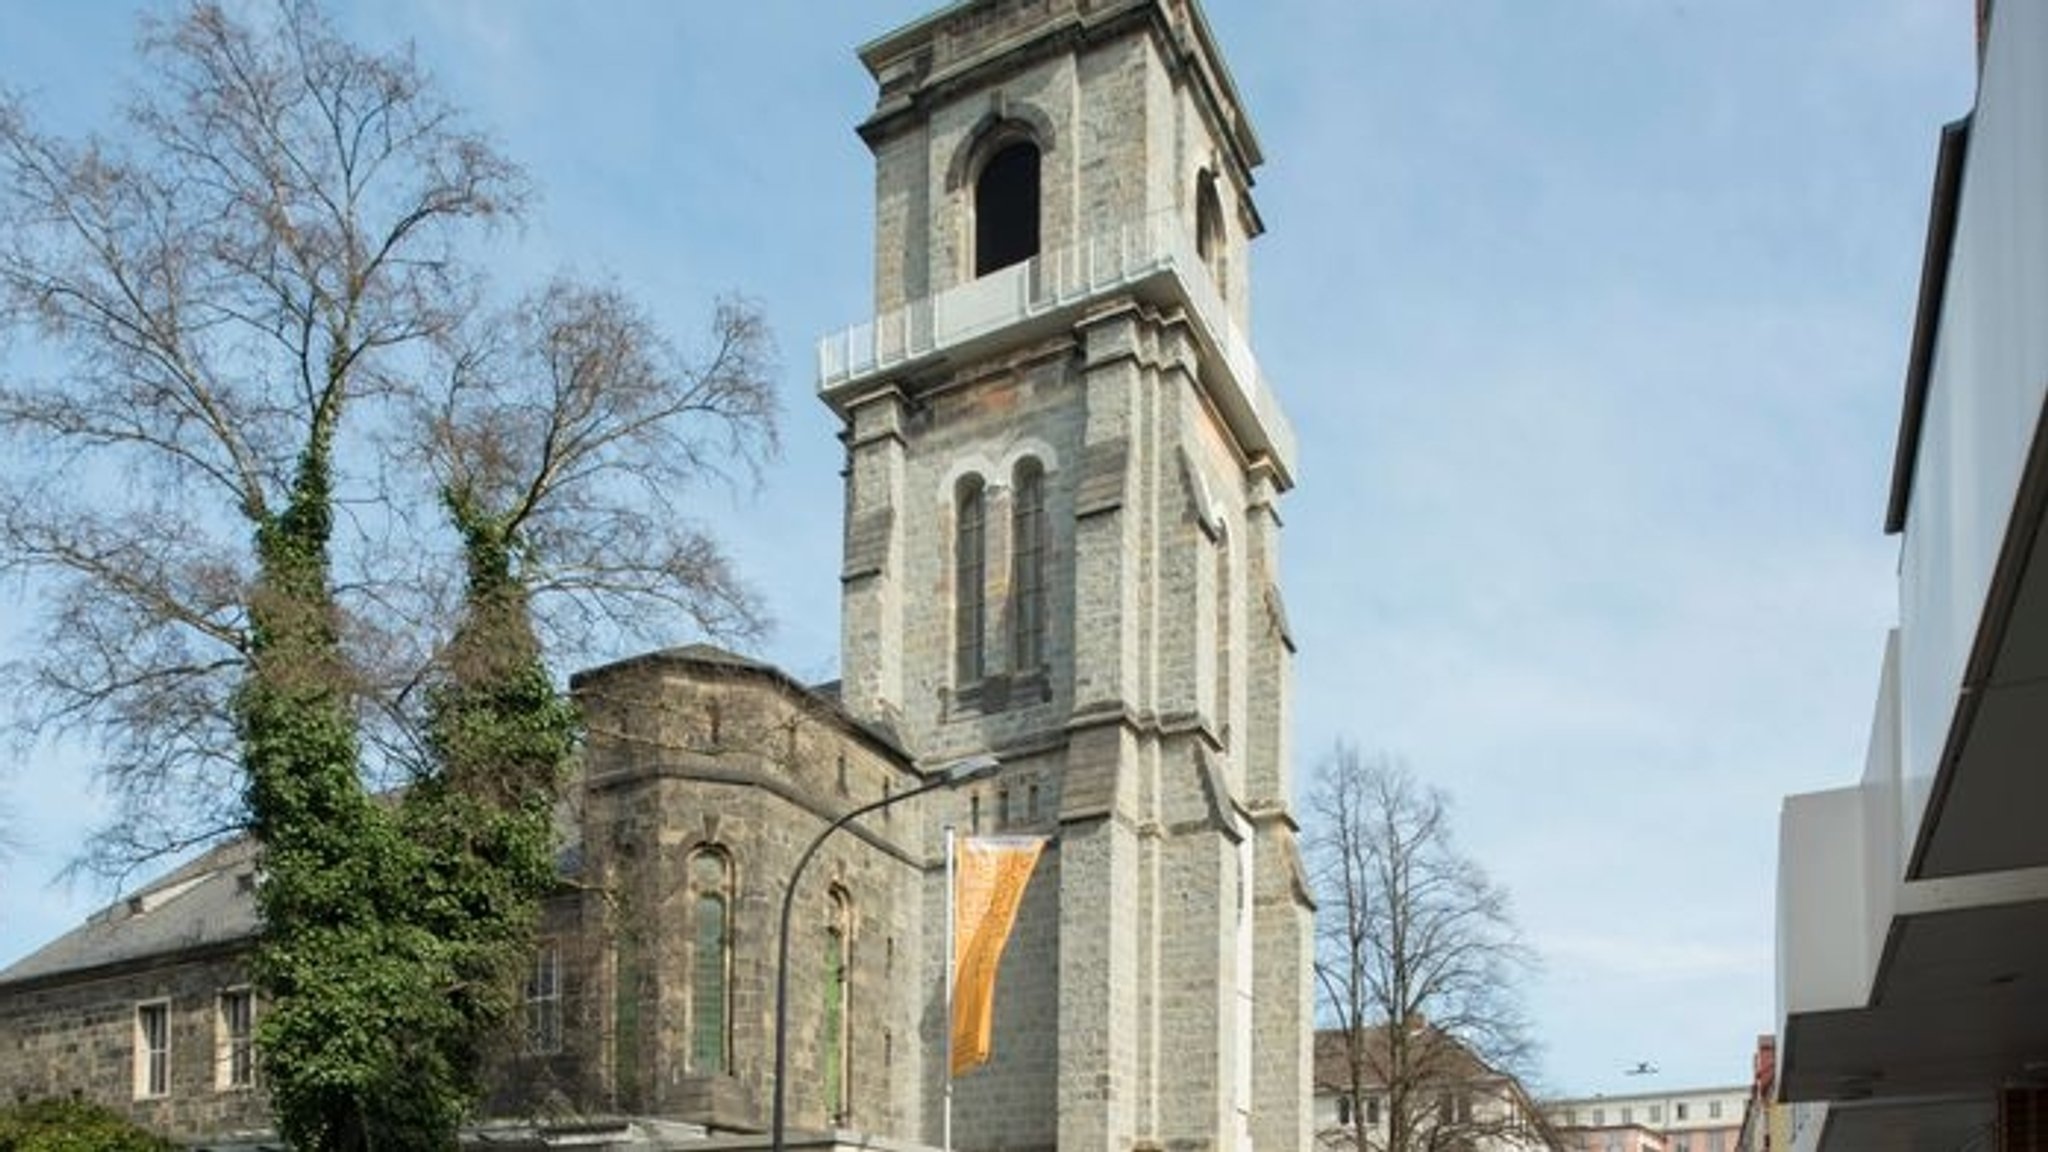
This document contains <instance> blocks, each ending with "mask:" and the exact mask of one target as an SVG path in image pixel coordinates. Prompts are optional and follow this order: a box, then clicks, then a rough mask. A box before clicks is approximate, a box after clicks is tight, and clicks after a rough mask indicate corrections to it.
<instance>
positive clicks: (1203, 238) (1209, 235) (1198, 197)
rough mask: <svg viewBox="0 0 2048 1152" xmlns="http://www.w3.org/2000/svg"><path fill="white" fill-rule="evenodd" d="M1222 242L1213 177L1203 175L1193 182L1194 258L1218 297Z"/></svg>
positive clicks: (1218, 199) (1221, 283)
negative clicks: (1210, 281) (1199, 261)
mask: <svg viewBox="0 0 2048 1152" xmlns="http://www.w3.org/2000/svg"><path fill="white" fill-rule="evenodd" d="M1225 240H1226V237H1225V235H1224V232H1223V201H1222V198H1221V197H1219V196H1218V195H1217V194H1216V174H1215V173H1213V172H1206V171H1205V172H1203V173H1202V174H1201V176H1200V177H1198V178H1197V179H1196V181H1195V254H1196V255H1197V256H1199V257H1200V258H1201V261H1202V264H1203V266H1205V267H1207V268H1208V269H1209V278H1210V279H1212V280H1214V281H1215V282H1216V291H1217V292H1219V293H1221V292H1224V291H1225V288H1224V275H1223V274H1224V271H1225V268H1224V263H1223V251H1224V247H1225Z"/></svg>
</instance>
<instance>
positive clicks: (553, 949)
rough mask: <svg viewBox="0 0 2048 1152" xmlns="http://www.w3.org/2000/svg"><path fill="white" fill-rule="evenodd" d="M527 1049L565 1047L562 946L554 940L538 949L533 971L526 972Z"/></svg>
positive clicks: (540, 1051) (543, 1050) (537, 1051)
mask: <svg viewBox="0 0 2048 1152" xmlns="http://www.w3.org/2000/svg"><path fill="white" fill-rule="evenodd" d="M526 1050H527V1051H528V1052H532V1053H535V1054H537V1055H550V1054H553V1053H556V1052H560V1051H561V1050H562V949H561V947H560V946H559V945H557V944H556V943H555V942H554V941H552V940H547V941H543V942H542V943H541V945H540V947H538V948H536V949H535V950H534V953H533V971H531V972H529V973H527V976H526Z"/></svg>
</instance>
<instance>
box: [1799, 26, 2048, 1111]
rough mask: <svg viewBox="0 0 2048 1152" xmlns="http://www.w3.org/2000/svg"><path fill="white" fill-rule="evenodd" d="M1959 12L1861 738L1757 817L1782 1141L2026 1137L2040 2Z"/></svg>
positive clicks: (2044, 316) (2038, 417)
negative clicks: (1974, 39) (1891, 587)
mask: <svg viewBox="0 0 2048 1152" xmlns="http://www.w3.org/2000/svg"><path fill="white" fill-rule="evenodd" d="M1979 8H1980V17H1981V19H1980V34H1981V36H1982V42H1981V45H1980V49H1981V59H1980V71H1979V79H1978V92H1977V100H1976V106H1975V108H1974V109H1973V110H1972V111H1971V113H1970V115H1968V116H1967V117H1965V118H1964V119H1963V120H1960V121H1958V122H1956V123H1955V124H1952V125H1950V126H1949V127H1948V129H1947V130H1945V131H1944V133H1943V136H1942V142H1941V152H1940V160H1939V164H1938V170H1937V174H1936V179H1935V188H1934V193H1933V206H1932V209H1931V211H1930V214H1929V225H1928V235H1927V243H1926V257H1925V266H1924V270H1923V274H1922V285H1921V292H1920V301H1919V315H1918V318H1917V321H1916V324H1915V331H1914V335H1913V341H1912V348H1911V354H1910V362H1909V364H1908V368H1907V380H1906V390H1905V391H1906V396H1905V404H1904V406H1903V411H1902V414H1901V420H1900V432H1899V440H1898V447H1897V456H1896V463H1895V467H1894V476H1893V484H1892V492H1891V503H1890V509H1889V512H1888V515H1887V529H1888V531H1890V532H1892V533H1895V534H1897V535H1898V537H1899V543H1900V550H1899V576H1898V579H1899V609H1898V612H1899V616H1898V626H1897V628H1896V630H1895V631H1894V632H1893V634H1892V635H1891V637H1890V639H1889V642H1888V643H1887V644H1886V646H1885V650H1884V658H1883V664H1882V668H1881V672H1880V675H1879V677H1878V692H1877V705H1876V710H1875V716H1874V717H1873V720H1872V723H1871V731H1870V740H1869V751H1868V754H1867V757H1866V760H1865V764H1864V771H1863V775H1862V779H1861V780H1860V781H1859V782H1857V783H1855V784H1853V785H1851V786H1849V787H1845V788H1840V789H1836V790H1833V791H1828V792H1820V793H1813V794H1808V795H1800V796H1793V797H1790V798H1788V799H1787V800H1786V802H1785V806H1784V812H1783V815H1782V819H1781V825H1780V845H1779V864H1778V867H1779V873H1778V949H1777V954H1778V1016H1779V1036H1780V1041H1779V1043H1780V1052H1779V1061H1778V1085H1779V1093H1780V1097H1781V1099H1783V1100H1785V1101H1787V1102H1791V1103H1793V1104H1794V1105H1795V1108H1794V1116H1793V1143H1794V1146H1795V1147H1797V1148H1800V1149H1823V1150H1826V1152H1851V1150H1855V1149H1865V1148H1882V1149H1891V1148H1939V1149H1950V1148H1963V1147H1978V1148H2002V1149H2019V1148H2035V1147H2041V1146H2044V1145H2043V1144H2042V1143H2041V1137H2040V1136H2039V1135H2038V1131H2039V1128H2038V1117H2039V1116H2040V1115H2041V1114H2042V1113H2043V1112H2048V1108H2044V1106H2043V1105H2044V1095H2043V1087H2044V1086H2048V762H2044V757H2043V751H2044V749H2048V559H2043V558H2042V557H2041V556H2040V555H2039V549H2040V548H2041V547H2043V546H2044V538H2043V536H2042V533H2041V527H2042V519H2043V511H2044V508H2048V434H2044V417H2048V406H2044V400H2048V115H2044V110H2048V5H2044V4H2042V3H2039V2H2038V0H1999V2H1997V3H1995V4H1993V3H1990V2H1989V0H1983V2H1981V3H1980V5H1979Z"/></svg>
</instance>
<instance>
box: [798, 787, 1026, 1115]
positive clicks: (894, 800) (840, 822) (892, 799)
mask: <svg viewBox="0 0 2048 1152" xmlns="http://www.w3.org/2000/svg"><path fill="white" fill-rule="evenodd" d="M999 767H1001V764H1000V763H999V762H998V761H997V760H996V758H995V757H993V756H987V755H982V756H969V757H968V758H967V759H965V760H956V761H954V762H953V763H951V764H948V765H946V766H945V767H943V768H940V769H939V770H938V771H937V772H935V773H933V774H932V776H931V777H930V778H929V779H927V780H926V781H925V782H924V783H922V784H920V785H918V786H917V787H915V788H912V789H911V790H910V791H908V792H898V793H895V794H894V795H890V796H884V797H882V798H881V799H880V800H876V801H873V802H871V803H868V804H863V805H861V806H860V807H858V808H855V809H853V810H852V811H850V812H848V813H847V814H846V815H844V816H841V817H840V818H839V819H837V820H834V821H833V822H832V823H830V824H827V825H826V826H825V830H824V831H823V832H820V833H818V835H817V838H816V839H814V840H812V841H811V844H810V847H808V848H805V849H804V854H803V855H802V856H799V857H797V861H796V867H795V868H794V869H792V870H791V871H790V873H789V886H788V887H786V888H784V889H783V890H782V927H781V935H780V936H779V938H778V939H777V940H776V944H775V1091H774V1104H773V1107H772V1109H771V1112H770V1119H769V1128H768V1143H769V1147H770V1148H771V1149H773V1152H784V1147H785V1144H784V1137H785V1135H786V1134H787V1128H786V1127H785V1124H784V1121H785V1119H786V1114H785V1111H784V1101H785V1097H786V1092H785V1087H786V1081H787V1079H788V1076H787V1073H788V1071H789V915H790V910H791V909H793V908H794V907H796V885H797V881H798V880H799V879H801V878H802V876H803V874H804V869H805V868H806V867H807V866H809V864H810V862H811V857H813V856H816V855H817V854H818V849H819V848H821V847H823V846H824V844H825V841H826V840H828V839H830V838H831V836H832V834H833V833H834V832H837V831H839V830H840V829H841V828H844V827H846V826H847V825H848V824H850V823H852V822H853V821H854V820H857V819H859V818H860V817H862V816H865V815H867V814H868V813H870V812H875V811H879V810H880V809H883V808H887V807H888V806H889V805H891V804H901V803H902V802H903V801H905V800H908V799H910V798H911V797H913V796H922V795H924V794H925V793H927V792H936V791H938V790H939V789H941V788H951V787H953V786H955V785H957V784H964V783H966V782H967V781H969V780H979V779H981V778H982V777H984V776H987V775H990V774H991V773H993V772H994V771H995V770H996V769H997V768H999Z"/></svg>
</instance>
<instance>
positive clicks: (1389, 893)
mask: <svg viewBox="0 0 2048 1152" xmlns="http://www.w3.org/2000/svg"><path fill="white" fill-rule="evenodd" d="M1307 811H1308V820H1307V855H1308V862H1309V869H1310V873H1311V877H1312V882H1313V884H1314V888H1315V895H1316V904H1317V909H1318V911H1317V927H1316V935H1317V942H1316V965H1315V973H1316V980H1317V983H1318V990H1319V992H1320V1001H1321V1009H1322V1015H1323V1018H1324V1019H1326V1020H1328V1021H1330V1022H1332V1023H1334V1024H1335V1026H1336V1027H1335V1029H1334V1030H1332V1031H1331V1032H1326V1033H1324V1034H1323V1035H1322V1036H1321V1037H1319V1042H1318V1043H1319V1047H1318V1053H1317V1055H1318V1059H1317V1067H1318V1075H1319V1076H1321V1077H1324V1078H1326V1079H1328V1080H1330V1081H1332V1082H1329V1083H1319V1084H1318V1086H1317V1087H1318V1089H1319V1090H1323V1091H1330V1090H1334V1091H1336V1092H1337V1093H1339V1095H1340V1097H1341V1098H1342V1099H1343V1100H1344V1101H1345V1106H1344V1107H1343V1108H1341V1109H1340V1119H1341V1120H1342V1123H1341V1124H1340V1131H1338V1132H1334V1133H1328V1134H1326V1135H1325V1140H1326V1142H1329V1143H1334V1144H1337V1145H1339V1146H1342V1147H1347V1148H1356V1149H1359V1150H1360V1152H1364V1150H1367V1149H1370V1150H1374V1152H1452V1150H1460V1149H1470V1148H1484V1147H1488V1146H1489V1145H1491V1146H1494V1147H1500V1146H1509V1147H1514V1146H1523V1147H1537V1146H1542V1142H1543V1136H1542V1122H1541V1119H1540V1117H1538V1116H1536V1115H1535V1114H1534V1112H1533V1110H1532V1109H1530V1108H1529V1107H1528V1102H1527V1100H1526V1098H1525V1097H1523V1095H1522V1092H1521V1088H1520V1086H1519V1084H1518V1083H1517V1081H1516V1075H1517V1074H1518V1073H1521V1072H1523V1071H1525V1070H1526V1068H1527V1065H1528V1062H1529V1060H1530V1058H1531V1056H1532V1054H1533V1045H1532V1043H1531V1040H1530V1036H1529V1032H1528V1028H1527V1025H1526V1023H1525V1020H1524V1017H1523V1014H1522V1010H1521V1006H1520V1000H1519V997H1518V995H1517V992H1516V982H1517V980H1518V979H1519V978H1520V977H1521V976H1523V975H1525V974H1526V972H1527V971H1528V969H1529V968H1530V967H1531V966H1532V964H1533V956H1532V955H1531V953H1530V952H1529V951H1528V949H1527V948H1526V947H1525V946H1524V945H1523V944H1522V943H1521V940H1520V936H1519V934H1518V932H1517V930H1516V928H1515V924H1514V921H1513V918H1512V916H1511V915H1510V912H1509V907H1508V896H1507V893H1506V891H1505V890H1503V889H1502V888H1501V887H1500V886H1499V885H1497V884H1495V883H1494V882H1493V881H1492V880H1491V879H1490V878H1488V877H1487V875H1486V874H1485V872H1484V871H1483V870H1482V869H1480V867H1479V866H1478V865H1477V864H1476V863H1474V862H1473V861H1472V860H1471V858H1469V857H1467V856H1465V855H1463V854H1462V853H1460V852H1459V851H1458V850H1457V847H1456V845H1455V843H1454V842H1453V840H1452V837H1451V826H1450V816H1449V802H1448V800H1447V799H1446V798H1445V796H1444V794H1443V793H1442V792H1440V791H1438V790H1436V789H1434V788H1429V787H1426V786H1424V785H1422V784H1420V783H1419V782H1418V781H1416V779H1415V778H1414V776H1413V775H1411V774H1410V773H1409V772H1408V771H1407V770H1406V769H1405V768H1403V767H1401V766H1400V765H1398V764H1395V763H1393V762H1391V761H1388V760H1385V759H1375V760H1367V759H1364V758H1363V757H1361V756H1360V755H1359V753H1358V752H1357V751H1356V750H1355V749H1353V748H1351V747H1349V746H1346V745H1342V744H1340V745H1338V746H1337V747H1336V748H1335V749H1334V750H1333V751H1332V752H1331V753H1330V755H1329V756H1328V757H1326V758H1325V759H1324V760H1323V761H1322V763H1321V764H1320V765H1319V766H1318V770H1317V774H1316V779H1315V783H1314V785H1313V789H1312V791H1311V793H1310V796H1309V802H1308V805H1307ZM1329 1069H1336V1071H1335V1073H1334V1075H1332V1074H1331V1073H1330V1072H1329V1071H1328V1070H1329ZM1499 1141H1507V1142H1508V1143H1507V1144H1506V1145H1502V1144H1500V1143H1498V1142H1499Z"/></svg>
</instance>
